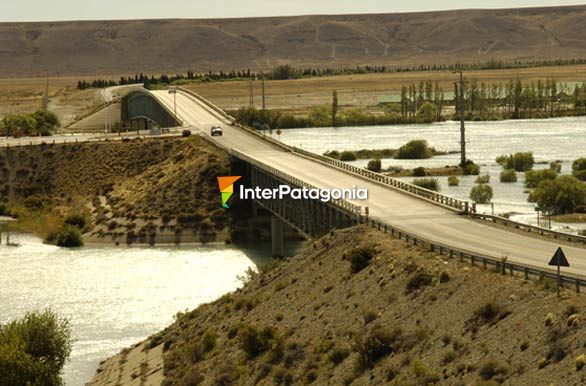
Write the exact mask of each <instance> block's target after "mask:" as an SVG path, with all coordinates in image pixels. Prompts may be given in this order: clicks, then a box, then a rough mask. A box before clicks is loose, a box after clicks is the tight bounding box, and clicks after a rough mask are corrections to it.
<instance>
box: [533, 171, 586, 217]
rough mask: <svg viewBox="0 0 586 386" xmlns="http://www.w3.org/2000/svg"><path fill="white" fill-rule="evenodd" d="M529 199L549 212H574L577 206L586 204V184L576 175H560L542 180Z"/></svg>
mask: <svg viewBox="0 0 586 386" xmlns="http://www.w3.org/2000/svg"><path fill="white" fill-rule="evenodd" d="M529 199H530V200H532V201H536V202H537V204H538V205H539V207H541V208H542V209H543V210H544V211H545V212H547V213H551V214H564V213H572V212H573V211H574V210H575V209H576V207H577V206H579V205H585V204H586V185H585V184H584V183H582V182H581V181H580V180H578V179H577V178H576V177H574V176H560V177H558V178H556V179H555V180H545V181H541V182H540V183H539V185H537V189H535V191H534V192H533V194H532V195H530V197H529Z"/></svg>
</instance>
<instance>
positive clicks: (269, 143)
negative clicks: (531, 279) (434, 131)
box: [152, 89, 586, 283]
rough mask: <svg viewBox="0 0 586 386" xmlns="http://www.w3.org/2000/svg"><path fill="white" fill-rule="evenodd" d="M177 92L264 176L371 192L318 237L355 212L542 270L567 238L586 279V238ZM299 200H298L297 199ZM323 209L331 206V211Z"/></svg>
mask: <svg viewBox="0 0 586 386" xmlns="http://www.w3.org/2000/svg"><path fill="white" fill-rule="evenodd" d="M152 96H153V98H156V99H157V101H158V102H159V103H160V104H161V105H163V106H166V108H167V109H168V110H172V109H173V95H171V94H169V93H168V92H166V91H154V92H152ZM176 98H177V100H176V102H177V115H178V116H179V117H180V119H181V120H182V121H183V122H184V124H185V125H187V126H189V127H192V128H193V130H194V131H198V132H201V133H202V135H204V136H208V137H209V135H210V134H209V129H210V127H211V126H212V125H218V126H221V127H222V128H223V130H224V135H223V136H221V137H209V139H210V140H211V141H213V142H215V143H216V144H217V145H218V146H220V147H222V148H224V149H226V150H227V151H229V152H231V154H232V155H233V157H234V158H236V159H238V160H240V161H241V162H245V163H248V164H249V165H252V166H251V167H252V168H253V169H258V168H259V167H258V165H262V167H264V169H263V173H264V174H265V175H269V176H272V177H273V178H275V179H280V180H281V181H283V180H284V179H285V177H286V178H287V179H289V180H288V181H285V182H287V183H290V182H289V181H293V180H294V181H296V182H297V185H300V184H302V185H307V186H315V187H318V188H323V189H332V188H348V187H351V186H353V185H356V186H360V187H363V188H367V189H368V190H369V198H368V200H366V201H361V200H349V201H348V202H347V204H349V205H351V206H347V207H345V208H344V207H342V206H337V207H336V209H338V210H342V211H345V213H346V219H345V220H344V222H343V223H342V222H340V223H337V222H333V223H328V224H325V225H323V226H321V225H320V226H319V227H317V228H315V229H316V230H310V231H309V233H310V234H311V235H319V234H320V233H323V232H324V230H326V229H328V227H341V226H345V225H349V224H351V223H354V222H356V221H357V219H356V217H359V218H360V221H362V222H368V223H369V224H374V225H375V226H377V227H379V228H381V229H387V230H388V231H389V232H391V231H392V232H396V233H397V234H400V235H403V237H405V236H406V237H407V238H410V239H411V240H413V239H414V240H416V242H419V243H422V242H423V243H425V244H426V245H427V246H430V247H431V248H436V249H438V250H440V251H442V252H446V253H447V252H448V251H449V253H450V254H457V255H459V256H468V257H470V256H472V258H471V260H473V261H484V262H485V264H488V263H492V264H497V265H498V264H499V262H502V261H506V262H508V264H509V265H511V264H514V267H524V268H527V269H529V270H537V271H539V272H542V273H543V272H545V273H549V272H552V270H551V269H550V268H551V267H548V265H547V263H548V261H549V259H550V258H551V256H552V255H553V253H554V252H555V251H556V249H557V247H558V246H559V245H560V242H561V243H564V244H567V245H564V250H565V252H566V255H567V256H568V258H569V260H570V263H571V265H572V267H570V268H568V269H567V270H566V278H567V279H568V280H570V281H572V280H575V279H579V280H582V279H586V248H585V247H584V246H585V244H586V238H584V237H580V236H568V235H564V234H561V233H557V232H550V231H547V230H544V229H541V228H536V227H531V226H524V225H521V224H516V223H513V222H510V224H505V225H509V227H508V228H509V229H512V230H514V231H509V230H508V229H507V227H505V226H497V225H495V224H494V223H495V222H503V221H506V219H500V218H492V219H491V218H490V217H491V216H482V217H484V218H485V220H486V219H488V220H490V221H485V220H478V219H475V218H474V212H475V208H474V205H473V204H470V203H468V202H466V201H461V200H457V199H454V198H451V197H448V196H445V195H442V194H439V193H435V192H430V191H428V190H425V189H422V188H418V187H415V186H412V185H410V184H407V183H404V182H401V181H397V180H395V179H392V178H390V177H387V176H384V175H381V174H378V173H373V172H369V171H366V170H364V169H360V168H357V167H353V166H351V165H348V164H346V163H343V162H340V161H337V160H333V159H330V158H328V157H323V156H320V155H316V154H312V153H309V152H307V151H303V150H301V149H296V148H292V147H289V146H286V145H284V144H282V143H280V142H277V141H274V140H272V139H270V138H265V137H263V135H261V134H259V133H257V132H256V131H254V130H250V129H247V128H243V127H240V126H238V125H235V124H234V122H233V119H232V118H231V117H230V116H228V115H226V114H225V113H224V112H223V111H222V110H220V109H219V108H217V107H216V106H214V105H213V104H211V103H210V102H209V101H206V100H205V99H204V98H201V97H200V96H198V95H197V94H195V93H193V92H190V91H188V90H182V89H180V90H179V92H178V93H177V95H176ZM279 176H281V177H279ZM257 181H259V180H255V183H257ZM264 181H265V183H268V182H267V181H266V180H264ZM298 203H299V201H297V205H299V204H298ZM260 204H261V205H265V206H266V207H267V208H268V209H269V210H271V211H272V212H274V214H275V215H276V216H278V217H280V218H282V219H283V220H285V221H288V222H290V223H293V222H294V220H293V216H292V215H291V214H288V213H291V212H290V211H289V212H287V210H290V209H284V208H285V207H287V206H289V207H290V206H291V203H286V204H285V203H283V208H281V209H278V208H277V206H278V204H277V203H264V204H263V203H260ZM270 205H273V207H271V206H270ZM293 205H295V204H293ZM340 205H342V204H340ZM366 207H368V219H367V218H366V217H367V213H366V212H365V208H366ZM279 210H282V211H281V212H279ZM308 210H309V212H307V213H309V214H308V215H306V217H307V216H311V217H310V218H311V219H312V221H316V222H319V221H321V217H320V216H319V215H315V213H319V210H321V209H315V208H313V209H308ZM324 213H328V211H327V210H325V212H324ZM299 218H303V217H302V216H299V217H298V219H299ZM328 218H329V217H328ZM295 221H298V220H295ZM294 225H295V224H294ZM296 227H297V228H299V229H301V230H302V231H305V232H307V231H308V230H309V228H308V227H307V225H300V224H299V223H298V224H296ZM542 234H544V236H542ZM562 240H563V241H562ZM511 269H512V268H511ZM537 271H535V272H537ZM528 272H529V271H528ZM531 272H533V271H531ZM579 283H581V282H579Z"/></svg>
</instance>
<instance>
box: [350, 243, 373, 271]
mask: <svg viewBox="0 0 586 386" xmlns="http://www.w3.org/2000/svg"><path fill="white" fill-rule="evenodd" d="M374 255H375V251H374V248H372V247H359V248H355V249H353V250H352V251H350V253H349V255H348V260H349V261H350V270H351V271H352V273H358V272H360V271H362V270H363V269H364V268H366V267H368V265H369V264H370V261H371V260H372V258H373V257H374Z"/></svg>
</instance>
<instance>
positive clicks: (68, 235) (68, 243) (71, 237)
mask: <svg viewBox="0 0 586 386" xmlns="http://www.w3.org/2000/svg"><path fill="white" fill-rule="evenodd" d="M54 237H55V239H54V241H55V244H56V245H57V246H59V247H81V246H83V238H82V236H81V232H80V230H79V228H77V227H76V226H73V225H68V224H66V225H63V226H62V227H61V229H59V230H58V231H57V233H56V234H55V236H54Z"/></svg>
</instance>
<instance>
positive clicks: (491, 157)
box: [266, 117, 586, 233]
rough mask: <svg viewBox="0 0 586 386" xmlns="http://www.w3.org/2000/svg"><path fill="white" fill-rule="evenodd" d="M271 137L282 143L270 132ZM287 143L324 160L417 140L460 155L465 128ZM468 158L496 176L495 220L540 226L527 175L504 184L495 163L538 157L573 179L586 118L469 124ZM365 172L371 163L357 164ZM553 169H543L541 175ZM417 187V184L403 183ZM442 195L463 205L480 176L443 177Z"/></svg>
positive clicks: (342, 131) (321, 131) (284, 137)
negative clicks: (331, 153) (334, 153)
mask: <svg viewBox="0 0 586 386" xmlns="http://www.w3.org/2000/svg"><path fill="white" fill-rule="evenodd" d="M266 133H267V135H272V136H273V137H274V138H277V135H276V134H275V133H274V132H273V133H272V134H271V133H269V132H268V131H267V132H266ZM278 138H279V139H280V140H281V141H283V142H285V143H287V144H290V145H293V146H297V147H301V148H303V149H305V150H309V151H312V152H315V153H318V154H323V153H324V152H326V151H328V150H359V149H384V148H391V149H396V148H398V147H400V146H401V145H403V144H405V143H407V142H408V141H410V140H412V139H425V140H427V142H428V143H429V145H430V146H433V147H435V148H436V149H438V150H446V151H451V150H459V149H460V123H459V122H453V121H450V122H441V123H433V124H416V125H388V126H363V127H336V128H331V127H329V128H308V129H287V130H282V134H281V135H280V136H279V137H278ZM466 147H467V158H469V159H472V160H473V161H474V162H476V163H477V164H480V165H481V174H490V176H491V180H490V184H491V186H492V188H493V191H494V198H493V204H494V211H495V214H502V213H510V212H513V213H517V214H516V215H514V216H513V217H512V218H513V219H515V220H519V221H523V222H527V223H537V215H536V213H535V210H534V208H535V205H534V204H532V203H528V202H527V193H525V188H524V186H523V182H524V174H523V173H517V177H518V181H517V182H516V183H501V182H500V181H499V174H500V172H501V166H500V165H498V164H497V163H496V161H495V159H496V157H497V156H499V155H502V154H510V153H514V152H518V151H532V152H533V154H534V157H535V161H536V162H538V163H539V162H547V163H549V162H551V161H555V160H560V161H562V174H569V173H571V169H572V161H573V160H575V159H576V158H580V157H586V117H572V118H557V119H539V120H537V119H534V120H510V121H495V122H467V123H466ZM459 162H460V154H450V155H445V156H437V157H433V158H430V159H426V160H395V159H383V160H382V166H383V168H387V167H389V166H400V167H403V168H406V169H411V168H414V167H418V166H425V167H441V166H446V165H457V164H458V163H459ZM351 163H352V164H355V165H357V166H361V167H364V166H366V164H367V163H368V160H358V161H354V162H351ZM545 167H548V164H537V165H535V169H539V168H545ZM403 179H404V180H406V181H411V180H412V179H413V178H410V177H409V178H403ZM438 179H439V181H440V185H441V192H442V193H445V194H447V195H450V196H453V197H457V198H459V199H464V200H469V197H468V195H469V193H470V189H471V188H472V186H473V185H474V180H475V179H476V177H475V176H462V177H460V186H457V187H450V186H448V183H447V177H438ZM478 211H479V212H485V213H491V212H492V207H491V206H490V205H479V206H478ZM552 225H553V228H555V229H563V230H565V231H570V232H573V233H575V232H577V230H578V229H584V228H586V225H584V224H572V225H569V228H568V225H565V224H556V223H553V224H552Z"/></svg>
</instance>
